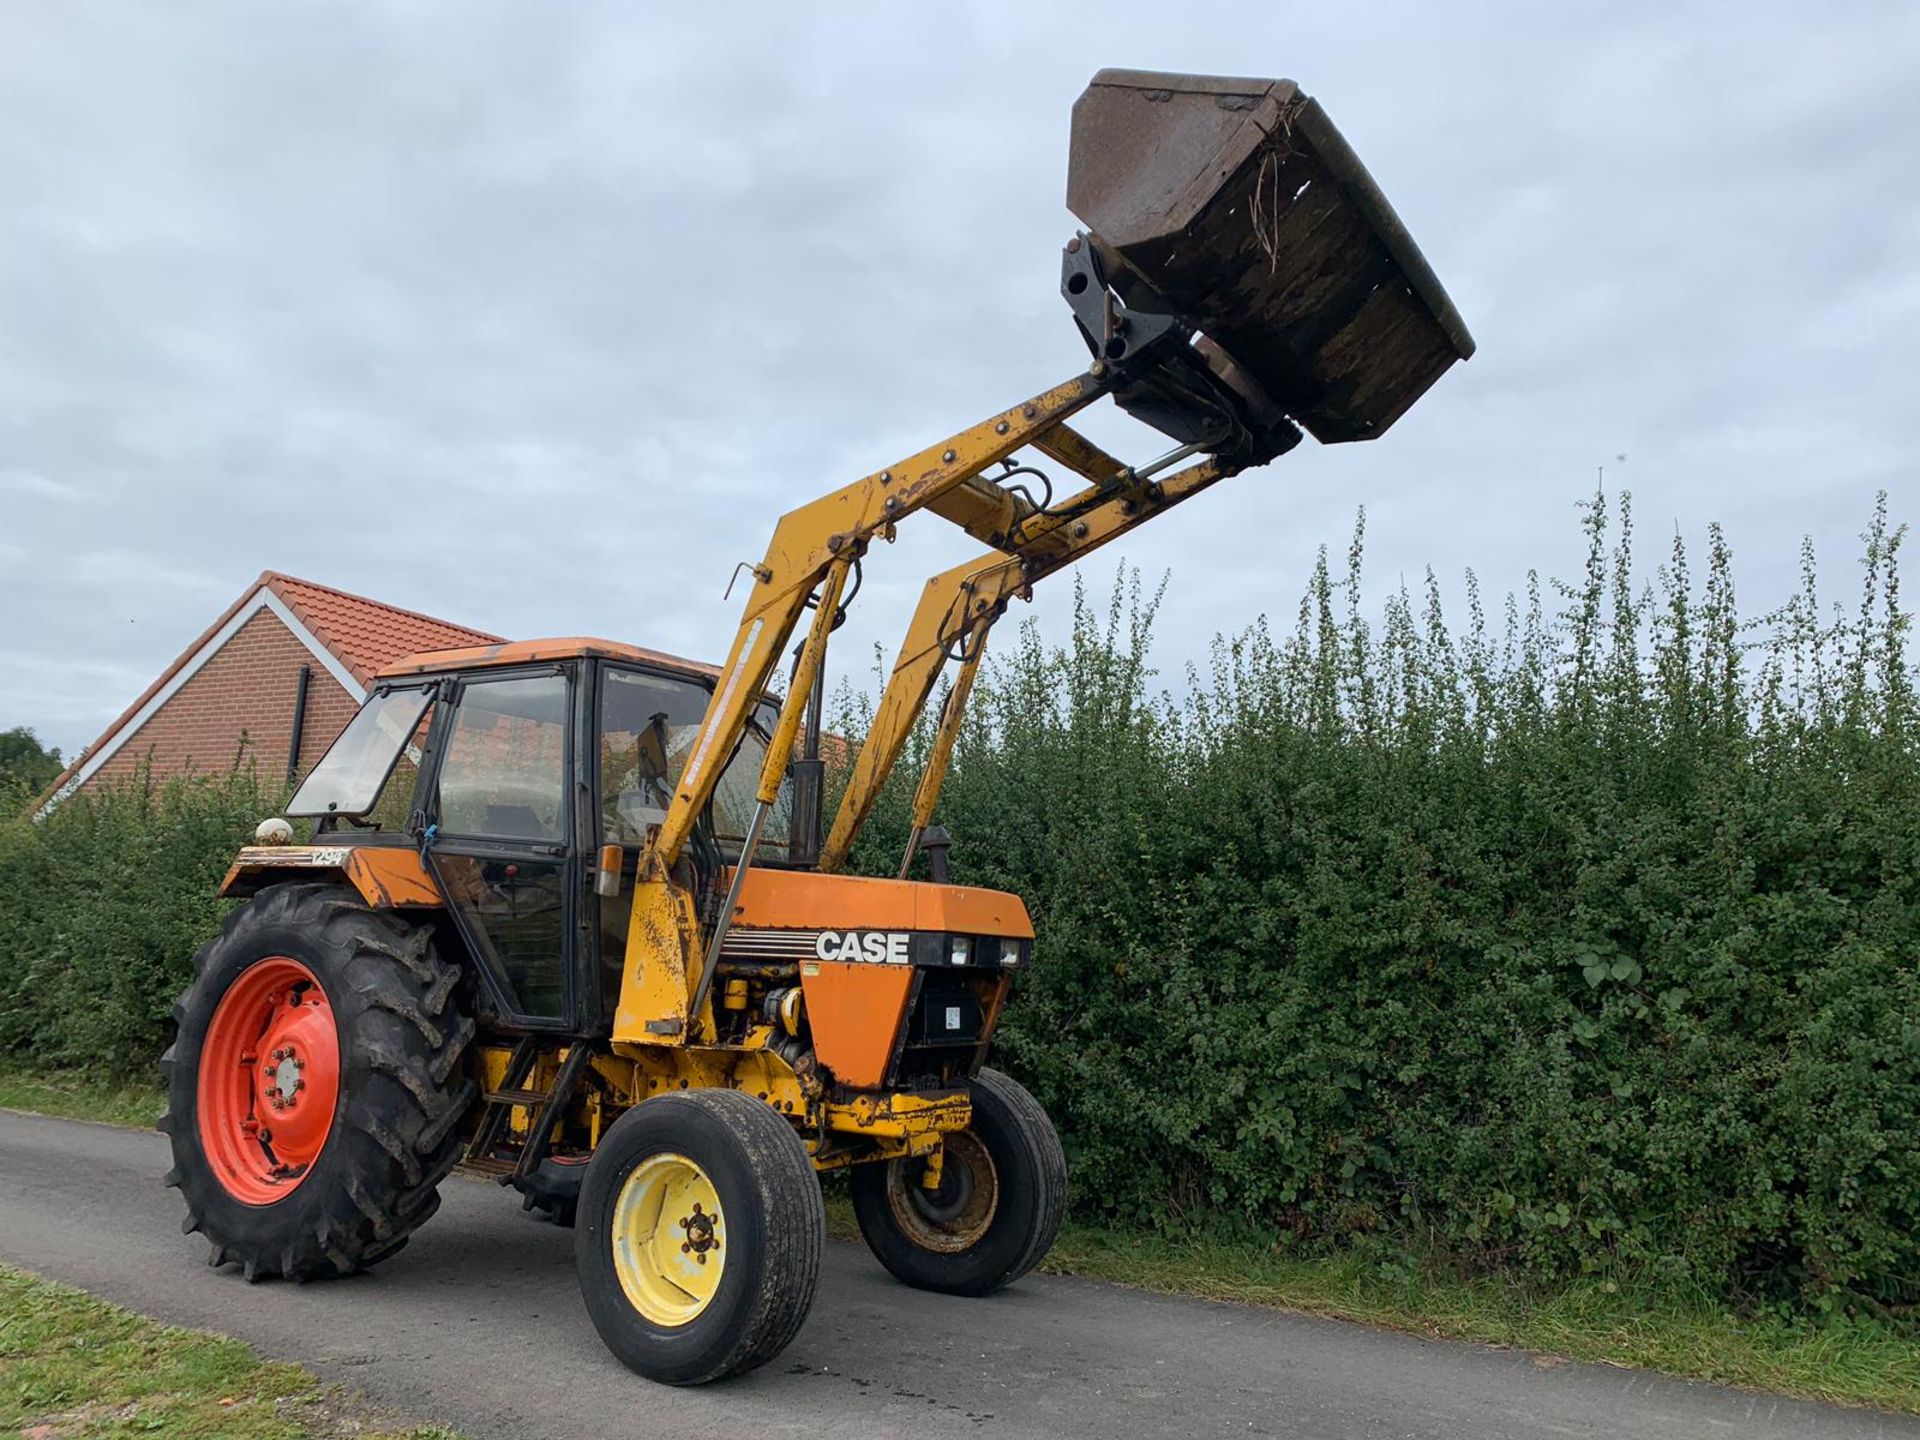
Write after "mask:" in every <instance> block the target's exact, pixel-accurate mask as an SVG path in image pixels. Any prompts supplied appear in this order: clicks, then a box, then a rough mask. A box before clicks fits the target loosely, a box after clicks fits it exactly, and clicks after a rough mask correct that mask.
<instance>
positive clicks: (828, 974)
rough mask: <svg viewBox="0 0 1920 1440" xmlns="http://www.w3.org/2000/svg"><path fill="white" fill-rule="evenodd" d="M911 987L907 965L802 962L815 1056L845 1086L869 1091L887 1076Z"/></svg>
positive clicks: (911, 978)
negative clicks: (888, 1065) (888, 1063)
mask: <svg viewBox="0 0 1920 1440" xmlns="http://www.w3.org/2000/svg"><path fill="white" fill-rule="evenodd" d="M912 986H913V970H912V968H911V967H909V966H906V965H856V964H842V963H839V962H837V961H831V960H819V961H815V960H808V961H805V962H803V963H802V964H801V966H800V989H801V991H802V992H803V993H804V994H805V995H806V997H807V1018H808V1020H809V1021H810V1022H811V1023H812V1025H813V1053H814V1054H815V1055H817V1056H819V1057H820V1063H821V1064H822V1065H824V1066H826V1067H827V1069H829V1070H830V1071H832V1072H833V1076H834V1078H835V1079H837V1080H838V1081H839V1082H840V1083H841V1084H842V1085H851V1086H853V1087H854V1088H855V1089H857V1090H865V1089H871V1088H872V1087H874V1086H877V1085H879V1084H880V1083H881V1082H883V1081H884V1080H885V1079H886V1078H887V1062H888V1061H889V1060H891V1059H892V1058H893V1042H894V1041H895V1040H896V1039H897V1038H898V1037H899V1034H900V1023H901V1021H902V1020H903V1019H905V1017H906V1013H907V991H908V990H909V989H911V988H912Z"/></svg>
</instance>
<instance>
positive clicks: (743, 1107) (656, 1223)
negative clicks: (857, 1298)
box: [574, 1090, 826, 1385]
mask: <svg viewBox="0 0 1920 1440" xmlns="http://www.w3.org/2000/svg"><path fill="white" fill-rule="evenodd" d="M825 1240H826V1208H825V1206H824V1204H823V1203H822V1201H821V1198H820V1185H819V1182H818V1180H816V1179H815V1177H814V1173H813V1165H812V1163H811V1162H810V1161H809V1160H808V1159H807V1148H806V1146H805V1145H804V1144H803V1143H802V1142H801V1139H800V1137H799V1135H798V1134H797V1133H795V1131H794V1129H793V1127H792V1126H791V1125H790V1124H789V1123H788V1122H787V1121H786V1120H784V1119H782V1118H781V1117H780V1116H779V1115H777V1114H775V1113H774V1112H773V1111H772V1110H770V1109H769V1108H768V1107H767V1106H766V1104H764V1103H763V1102H762V1101H759V1100H755V1099H753V1098H752V1097H751V1096H748V1095H744V1094H742V1093H740V1092H739V1091H737V1090H686V1091H679V1092H676V1093H674V1094H671V1095H662V1096H660V1097H658V1098H656V1099H653V1100H648V1101H645V1102H644V1103H642V1104H640V1105H637V1106H635V1107H634V1108H633V1109H632V1110H629V1111H628V1112H627V1113H626V1114H625V1115H623V1116H621V1117H620V1119H619V1121H618V1122H617V1123H616V1124H615V1125H614V1126H613V1128H612V1129H610V1130H608V1131H607V1133H606V1135H605V1136H604V1137H603V1138H602V1139H601V1141H600V1146H599V1148H598V1149H597V1150H595V1151H594V1154H593V1159H592V1161H591V1162H590V1163H589V1164H588V1166H587V1178H586V1183H585V1184H584V1185H583V1186H582V1187H581V1191H580V1204H579V1212H578V1223H577V1225H576V1227H575V1229H574V1256H575V1259H576V1261H577V1262H578V1268H579V1272H580V1293H581V1296H582V1297H583V1298H584V1299H585V1301H586V1305H587V1313H588V1315H590V1316H591V1317H592V1318H593V1324H594V1328H595V1329H596V1330H598V1331H599V1332H600V1338H601V1339H602V1340H604V1341H606V1343H607V1348H608V1349H610V1350H612V1351H613V1353H614V1354H615V1355H617V1356H618V1357H619V1358H620V1360H621V1361H622V1363H624V1364H625V1365H626V1366H627V1367H628V1368H629V1369H631V1370H635V1371H637V1372H638V1373H640V1374H642V1375H644V1376H646V1377H647V1378H648V1379H649V1380H659V1381H662V1382H664V1383H665V1384H668V1385H702V1384H705V1383H706V1382H707V1381H709V1380H719V1379H722V1378H724V1377H726V1376H728V1375H739V1374H742V1373H744V1372H746V1371H748V1370H752V1369H753V1368H755V1367H756V1366H759V1365H764V1364H765V1363H766V1362H767V1361H769V1360H771V1359H772V1358H773V1357H774V1356H775V1355H778V1354H779V1353H780V1352H781V1351H782V1350H784V1349H785V1348H786V1346H787V1343H788V1342H789V1341H791V1340H792V1339H793V1337H794V1336H795V1335H796V1334H798V1333H799V1331H800V1326H801V1324H802V1323H803V1322H805V1320H806V1318H807V1312H808V1311H809V1310H810V1309H812V1308H813V1292H814V1287H815V1285H816V1283H817V1282H818V1280H819V1277H820V1251H821V1247H822V1246H823V1245H824V1244H825Z"/></svg>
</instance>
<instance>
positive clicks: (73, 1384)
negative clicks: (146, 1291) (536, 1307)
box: [0, 1266, 458, 1440]
mask: <svg viewBox="0 0 1920 1440" xmlns="http://www.w3.org/2000/svg"><path fill="white" fill-rule="evenodd" d="M0 1432H5V1433H9V1434H12V1433H17V1434H19V1435H21V1436H23V1437H27V1440H93V1437H96V1436H97V1437H106V1436H123V1435H158V1436H166V1435H177V1436H182V1437H191V1440H338V1437H346V1436H354V1437H357V1440H458V1437H457V1435H456V1433H455V1432H454V1431H452V1430H447V1429H442V1428H438V1427H426V1428H422V1427H418V1426H412V1427H409V1426H407V1425H406V1424H405V1423H404V1422H396V1421H395V1420H394V1419H393V1418H392V1417H391V1416H388V1415H386V1414H384V1413H383V1412H381V1411H379V1410H378V1409H376V1408H375V1407H374V1406H373V1405H371V1404H370V1403H369V1402H367V1401H366V1400H364V1399H362V1398H361V1397H359V1396H357V1395H354V1394H352V1393H350V1392H348V1391H345V1390H342V1389H340V1388H339V1387H337V1386H323V1385H321V1383H320V1382H319V1381H318V1380H317V1379H315V1378H314V1376H312V1375H311V1374H309V1373H308V1372H307V1371H305V1370H302V1369H301V1368H300V1367H299V1366H297V1365H283V1364H279V1363H277V1362H273V1361H267V1360H262V1359H261V1358H260V1357H259V1356H258V1355H256V1354H254V1353H253V1351H252V1350H251V1349H249V1348H248V1347H247V1346H246V1345H243V1344H241V1343H240V1342H239V1341H238V1340H230V1339H226V1338H225V1337H222V1336H219V1335H206V1334H202V1333H201V1332H199V1331H196V1330H178V1329H175V1328H173V1327H172V1326H169V1325H162V1324H159V1323H158V1322H157V1321H153V1320H148V1319H146V1318H145V1317H143V1316H140V1315H135V1314H134V1313H132V1312H131V1311H128V1310H122V1309H121V1308H120V1307H119V1306H117V1305H109V1304H107V1303H106V1302H105V1301H103V1300H96V1299H94V1298H93V1297H92V1296H91V1295H86V1294H83V1293H81V1292H80V1291H78V1290H70V1289H68V1288H67V1287H66V1286H64V1285H55V1284H52V1283H51V1282H49V1281H45V1280H41V1279H38V1278H36V1277H34V1276H32V1275H28V1274H25V1273H24V1272H22V1271H19V1270H14V1269H10V1268H8V1267H6V1266H0Z"/></svg>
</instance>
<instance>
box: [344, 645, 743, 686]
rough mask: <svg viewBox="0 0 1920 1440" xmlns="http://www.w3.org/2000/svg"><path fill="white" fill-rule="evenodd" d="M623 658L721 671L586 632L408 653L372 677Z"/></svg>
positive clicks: (699, 672) (710, 673)
mask: <svg viewBox="0 0 1920 1440" xmlns="http://www.w3.org/2000/svg"><path fill="white" fill-rule="evenodd" d="M579 659H588V660H626V661H630V662H632V663H634V664H636V665H653V666H657V667H659V668H660V669H663V670H678V671H680V672H681V673H682V674H685V675H696V676H700V677H701V678H703V679H707V680H711V679H713V678H714V677H716V676H717V675H719V673H720V671H719V670H718V669H717V668H716V667H714V666H712V665H707V664H703V663H702V662H700V661H698V660H688V659H685V658H684V657H682V656H679V655H669V654H667V653H666V652H665V651H661V650H648V649H645V648H644V647H642V646H639V645H628V644H625V643H623V642H622V641H619V640H598V639H595V638H593V637H592V636H589V635H572V636H566V637H563V638H559V639H553V640H514V641H502V642H501V643H500V644H498V645H469V646H466V647H465V648H463V649H460V650H429V651H427V652H425V653H424V654H420V655H408V656H406V657H405V658H404V659H400V660H396V661H394V662H393V663H392V664H391V665H386V666H383V667H381V669H380V670H379V671H378V672H376V674H375V678H376V679H380V680H392V679H398V678H400V677H402V676H406V675H435V674H438V673H440V672H441V671H443V670H478V669H482V668H486V667H491V666H495V665H542V664H546V663H548V662H551V661H558V660H579Z"/></svg>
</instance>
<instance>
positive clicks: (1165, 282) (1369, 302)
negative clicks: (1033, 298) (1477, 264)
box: [1067, 70, 1473, 443]
mask: <svg viewBox="0 0 1920 1440" xmlns="http://www.w3.org/2000/svg"><path fill="white" fill-rule="evenodd" d="M1067 207H1068V208H1069V209H1070V210H1072V211H1073V213H1074V214H1075V215H1077V216H1079V217H1080V219H1081V221H1082V222H1084V223H1085V225H1086V226H1087V228H1088V230H1089V232H1090V233H1091V235H1092V238H1093V240H1094V248H1095V252H1096V253H1097V254H1098V255H1099V256H1100V257H1101V260H1102V263H1103V264H1104V266H1105V268H1106V274H1107V279H1108V282H1109V283H1110V284H1112V286H1113V287H1114V289H1115V290H1116V291H1118V292H1119V294H1120V297H1121V298H1122V299H1123V300H1124V301H1125V302H1126V303H1127V304H1128V305H1129V306H1131V307H1133V308H1135V309H1140V310H1147V311H1158V312H1161V313H1165V314H1172V315H1177V316H1179V317H1180V318H1181V319H1182V320H1183V321H1185V322H1186V323H1187V324H1189V325H1191V326H1192V327H1194V328H1196V329H1198V330H1200V331H1201V332H1202V333H1203V334H1205V335H1206V336H1207V337H1208V339H1210V340H1211V341H1213V342H1214V343H1215V344H1217V345H1218V346H1220V347H1221V348H1222V349H1224V350H1225V351H1226V352H1227V353H1228V354H1229V355H1230V356H1232V357H1233V359H1234V360H1235V361H1236V362H1238V364H1239V366H1240V368H1241V369H1242V370H1243V371H1245V372H1247V373H1248V374H1249V375H1251V376H1252V378H1253V379H1254V381H1256V382H1257V383H1258V384H1259V385H1260V386H1261V387H1262V388H1263V389H1264V390H1265V391H1266V392H1267V395H1268V396H1269V397H1270V398H1271V399H1272V400H1273V401H1274V402H1275V403H1276V404H1277V405H1278V406H1279V407H1280V408H1281V409H1283V410H1284V411H1286V412H1287V413H1288V414H1289V415H1291V416H1292V417H1293V418H1294V420H1296V421H1297V422H1298V423H1299V424H1300V425H1301V426H1302V427H1304V428H1305V429H1306V430H1307V431H1309V432H1310V433H1311V434H1312V435H1313V436H1314V437H1315V438H1316V439H1318V440H1321V441H1323V442H1328V443H1331V442H1334V441H1342V440H1371V439H1373V438H1374V437H1375V436H1377V435H1380V434H1381V433H1383V432H1384V431H1385V430H1386V428H1387V427H1388V426H1389V425H1391V424H1392V423H1393V422H1394V421H1395V420H1397V419H1398V418H1399V417H1400V415H1401V414H1402V413H1403V412H1404V411H1405V410H1406V409H1407V407H1408V406H1410V405H1412V404H1413V402H1414V401H1415V400H1418V399H1419V398H1420V396H1421V395H1423V394H1424V393H1426V390H1427V388H1428V387H1429V386H1430V385H1432V384H1433V382H1434V381H1435V380H1437V379H1439V378H1440V375H1441V372H1443V371H1444V370H1445V369H1446V368H1447V367H1448V366H1449V365H1451V364H1453V362H1454V361H1455V360H1464V359H1466V358H1467V357H1468V356H1469V355H1471V354H1473V339H1472V337H1471V336H1470V335H1468V334H1467V329H1466V326H1465V325H1464V324H1462V323H1461V320H1460V316H1459V314H1458V312H1456V311H1455V310H1454V308H1453V302H1452V301H1450V300H1449V299H1448V298H1447V294H1446V292H1445V291H1444V290H1443V289H1441V288H1440V282H1439V281H1438V280H1437V279H1435V278H1434V274H1433V271H1432V270H1431V269H1429V268H1428V266H1427V262H1426V260H1425V259H1424V258H1422V256H1421V254H1420V249H1419V247H1418V246H1417V245H1415V244H1414V243H1413V238H1412V237H1411V236H1410V235H1408V234H1407V231H1406V227H1405V226H1403V225H1402V224H1401V223H1400V218H1399V217H1398V216H1397V215H1395V214H1394V213H1393V207H1392V206H1391V205H1389V204H1388V203H1387V199H1386V197H1385V196H1384V195H1382V194H1381V193H1380V190H1379V187H1378V186H1376V185H1375V184H1374V183H1373V178H1372V177H1371V176H1370V175H1368V174H1367V171H1366V167H1365V166H1363V165H1362V164H1361V163H1360V160H1359V157H1358V156H1356V155H1355V154H1354V153H1353V151H1352V150H1351V149H1349V148H1348V146H1347V142H1346V141H1345V140H1344V139H1342V138H1341V135H1340V132H1339V131H1338V130H1336V129H1334V127H1333V122H1332V121H1330V120H1329V119H1327V115H1326V112H1325V111H1324V110H1322V109H1321V108H1320V106H1319V104H1318V103H1317V102H1316V101H1314V100H1313V99H1312V98H1310V97H1309V96H1306V95H1303V94H1302V93H1301V92H1300V89H1299V87H1298V86H1296V85H1295V84H1294V83H1293V82H1292V81H1291V80H1233V79H1225V78H1221V77H1217V76H1211V75H1159V74H1154V73H1151V72H1148V71H1141V70H1102V71H1101V72H1100V73H1099V74H1097V75H1095V76H1094V77H1093V83H1092V84H1091V85H1089V86H1088V87H1087V90H1086V93H1085V94H1083V95H1082V96H1081V97H1080V99H1079V100H1078V102H1076V103H1075V105H1074V107H1073V148H1072V155H1071V159H1070V161H1069V164H1068V170H1067Z"/></svg>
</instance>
